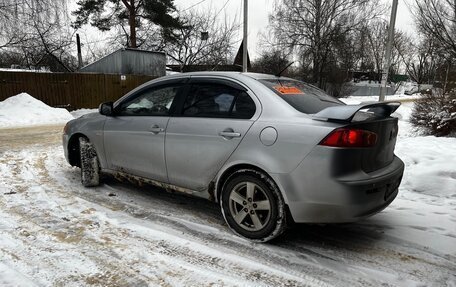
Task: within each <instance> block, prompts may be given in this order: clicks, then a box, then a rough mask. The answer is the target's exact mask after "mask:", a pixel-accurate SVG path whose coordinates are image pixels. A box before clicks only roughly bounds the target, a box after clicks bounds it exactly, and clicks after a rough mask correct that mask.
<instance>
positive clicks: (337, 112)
mask: <svg viewBox="0 0 456 287" xmlns="http://www.w3.org/2000/svg"><path fill="white" fill-rule="evenodd" d="M400 105H401V103H400V102H380V103H362V104H359V105H341V106H334V107H328V108H326V109H324V110H322V111H320V112H318V113H316V114H314V115H313V118H314V120H319V121H338V122H339V121H342V122H351V121H352V120H353V117H354V116H355V114H356V113H357V112H359V111H360V110H367V112H369V113H373V114H374V115H376V116H379V117H383V118H387V117H389V116H390V115H391V114H392V113H394V111H396V110H397V108H399V106H400Z"/></svg>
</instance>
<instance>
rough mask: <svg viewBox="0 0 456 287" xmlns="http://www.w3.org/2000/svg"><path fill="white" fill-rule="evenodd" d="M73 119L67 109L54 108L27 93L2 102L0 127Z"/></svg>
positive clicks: (58, 122) (52, 122)
mask: <svg viewBox="0 0 456 287" xmlns="http://www.w3.org/2000/svg"><path fill="white" fill-rule="evenodd" d="M72 119H74V117H73V116H72V115H71V114H70V113H69V112H68V111H67V110H66V109H58V108H52V107H50V106H48V105H46V104H45V103H43V102H42V101H40V100H37V99H35V98H34V97H32V96H30V95H29V94H27V93H21V94H19V95H16V96H13V97H10V98H8V99H6V100H4V101H3V102H0V128H5V127H17V126H33V125H49V124H63V123H66V122H67V121H69V120H72Z"/></svg>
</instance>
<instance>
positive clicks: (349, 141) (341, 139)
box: [319, 128, 377, 147]
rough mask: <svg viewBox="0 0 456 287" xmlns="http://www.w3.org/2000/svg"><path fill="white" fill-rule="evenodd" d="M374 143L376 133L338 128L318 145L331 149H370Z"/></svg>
mask: <svg viewBox="0 0 456 287" xmlns="http://www.w3.org/2000/svg"><path fill="white" fill-rule="evenodd" d="M376 142H377V134H376V133H373V132H370V131H365V130H358V129H350V128H340V129H336V130H334V131H332V132H331V133H330V134H329V135H328V136H327V137H325V138H324V139H323V140H322V141H321V142H320V143H319V145H324V146H331V147H372V146H374V145H375V143H376Z"/></svg>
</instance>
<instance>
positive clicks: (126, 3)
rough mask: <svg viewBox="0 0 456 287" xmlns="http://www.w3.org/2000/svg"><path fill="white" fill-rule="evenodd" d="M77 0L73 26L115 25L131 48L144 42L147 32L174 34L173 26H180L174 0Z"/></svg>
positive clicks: (105, 28)
mask: <svg viewBox="0 0 456 287" xmlns="http://www.w3.org/2000/svg"><path fill="white" fill-rule="evenodd" d="M77 4H78V9H77V10H76V11H74V12H73V14H74V15H75V16H76V20H75V22H74V23H73V26H74V27H75V28H80V27H81V26H82V25H84V24H87V23H89V24H90V25H92V26H94V27H97V28H98V29H100V30H101V31H109V30H111V29H112V28H114V27H117V28H119V33H118V34H121V35H123V36H124V39H125V45H124V46H126V47H130V48H137V47H140V46H141V45H142V44H144V42H145V41H146V39H147V38H148V34H149V33H154V34H157V33H159V34H161V36H162V37H163V38H173V36H174V34H173V30H174V29H179V28H181V27H182V23H181V22H180V20H179V18H178V17H177V16H176V15H175V14H176V8H175V6H174V0H79V1H78V2H77ZM156 28H158V29H156Z"/></svg>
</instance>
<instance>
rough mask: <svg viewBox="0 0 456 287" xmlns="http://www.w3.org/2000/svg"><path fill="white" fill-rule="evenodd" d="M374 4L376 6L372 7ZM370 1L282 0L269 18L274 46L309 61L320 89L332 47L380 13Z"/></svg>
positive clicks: (314, 80) (314, 79)
mask: <svg viewBox="0 0 456 287" xmlns="http://www.w3.org/2000/svg"><path fill="white" fill-rule="evenodd" d="M373 4H375V5H373ZM380 8H382V7H378V4H377V3H373V2H371V1H369V0H348V1H347V0H282V1H277V2H276V4H275V13H274V15H271V16H270V25H271V27H272V29H273V30H274V35H275V38H276V39H277V43H278V44H279V45H282V46H284V47H287V48H288V49H290V50H291V51H294V52H297V53H298V54H300V55H301V57H302V58H303V62H306V61H307V59H309V58H310V59H311V62H312V81H313V82H314V83H316V84H318V85H319V86H320V87H322V86H323V78H324V77H323V74H324V72H325V68H326V66H327V65H328V60H329V58H330V54H331V53H332V50H333V44H334V43H335V42H336V41H337V40H338V39H340V37H344V36H345V35H346V34H348V33H350V32H351V31H353V30H354V29H356V28H358V27H359V26H361V24H362V23H364V22H366V21H369V20H370V19H373V18H376V17H377V16H378V15H379V14H380Z"/></svg>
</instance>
